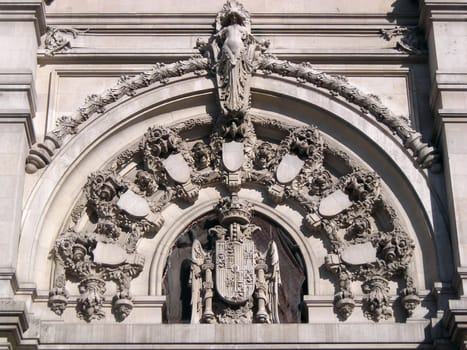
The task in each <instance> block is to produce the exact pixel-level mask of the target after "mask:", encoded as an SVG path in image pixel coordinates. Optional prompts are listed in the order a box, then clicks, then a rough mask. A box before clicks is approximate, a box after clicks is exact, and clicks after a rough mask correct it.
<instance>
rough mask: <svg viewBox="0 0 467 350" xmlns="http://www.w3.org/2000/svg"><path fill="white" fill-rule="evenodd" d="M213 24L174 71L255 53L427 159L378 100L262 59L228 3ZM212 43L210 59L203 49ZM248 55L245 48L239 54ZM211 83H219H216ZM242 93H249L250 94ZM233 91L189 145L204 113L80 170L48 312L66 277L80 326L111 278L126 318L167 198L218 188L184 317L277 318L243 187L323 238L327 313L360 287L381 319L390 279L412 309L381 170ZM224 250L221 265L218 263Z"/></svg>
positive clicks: (270, 257)
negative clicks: (259, 110) (143, 252)
mask: <svg viewBox="0 0 467 350" xmlns="http://www.w3.org/2000/svg"><path fill="white" fill-rule="evenodd" d="M231 26H233V27H232V28H229V27H231ZM224 30H225V31H224ZM218 31H224V32H223V33H224V34H222V35H219V36H218V37H216V38H215V39H213V40H212V41H211V42H210V43H208V44H206V46H204V48H205V49H206V50H208V49H209V50H211V51H209V50H208V51H206V54H207V55H208V58H203V59H201V58H200V59H195V60H193V61H191V64H190V65H188V63H186V62H185V63H186V64H187V65H188V67H187V66H185V63H177V64H175V66H177V65H178V67H179V68H180V69H181V70H182V71H185V69H186V70H190V69H194V68H195V67H208V66H210V65H211V64H214V63H215V62H217V63H218V64H217V63H216V65H215V67H217V68H216V69H218V68H219V67H221V66H222V65H225V67H226V68H225V69H224V70H222V71H217V70H216V71H215V74H216V76H222V74H224V72H225V71H226V70H227V71H229V70H232V71H230V72H229V76H230V75H231V74H234V75H236V74H237V75H238V74H240V73H239V72H236V73H235V72H233V70H234V69H236V68H235V67H236V66H237V65H241V64H244V63H245V64H246V63H248V64H250V63H251V61H248V60H249V59H253V58H252V57H259V58H255V60H257V61H254V62H259V63H258V64H259V66H258V67H261V69H263V70H266V69H267V70H270V71H271V72H276V73H280V74H282V75H286V76H295V77H297V78H300V79H304V80H306V81H308V82H312V83H314V84H322V85H323V86H325V87H326V88H328V89H330V90H332V91H335V92H336V93H337V94H340V96H346V97H347V98H349V99H353V98H355V99H356V100H355V101H357V100H358V101H357V103H359V104H361V105H362V106H365V107H366V108H369V109H371V108H373V112H372V113H376V112H378V114H377V115H378V118H380V119H381V120H382V121H383V122H384V123H386V124H387V125H388V126H389V127H391V128H393V129H394V130H395V131H396V132H397V133H398V134H399V135H400V136H401V137H402V138H403V139H404V140H405V141H406V142H407V144H409V145H410V146H409V147H411V149H413V150H414V152H415V153H416V154H417V156H418V157H419V160H420V161H422V162H425V161H427V162H429V163H430V162H431V160H433V158H432V156H433V157H434V154H433V153H432V150H431V149H430V148H429V147H428V146H426V145H425V144H423V143H420V139H419V136H418V135H417V134H416V133H415V132H414V131H413V130H412V129H410V127H409V125H408V124H407V122H406V121H402V120H401V119H400V118H398V117H396V116H394V115H392V114H391V113H390V112H389V111H388V110H387V109H385V107H384V106H382V105H381V104H380V103H379V102H378V101H377V100H375V99H373V98H369V97H368V96H366V95H364V94H362V93H360V92H359V91H358V90H355V88H353V87H351V86H350V85H349V84H347V83H346V82H345V81H344V80H342V79H338V78H336V77H331V76H328V75H322V74H320V73H317V72H316V71H314V70H313V69H312V68H311V67H309V65H295V64H290V63H287V62H283V61H277V60H276V59H274V58H272V57H270V56H266V55H263V54H262V51H261V48H260V47H259V46H258V45H259V44H258V43H257V42H255V43H254V42H250V41H248V40H250V39H248V40H247V39H245V38H248V37H250V36H251V34H249V33H250V32H249V16H248V14H247V12H245V11H244V10H243V8H242V7H241V6H240V5H239V4H238V3H237V2H235V1H230V2H228V3H227V4H226V6H225V7H224V9H223V11H222V12H221V13H220V14H219V17H218ZM229 31H232V32H230V33H229ZM229 35H233V36H234V37H232V38H229ZM229 40H232V41H229ZM224 45H227V46H226V47H225V48H224ZM216 47H217V48H218V53H217V54H216V55H215V56H209V54H208V52H211V53H212V52H214V51H213V50H214V49H215V48H216ZM229 50H230V52H229ZM248 50H252V51H254V55H253V56H245V55H244V54H246V52H247V51H248ZM221 51H223V52H221ZM257 55H259V56H257ZM260 59H261V60H260ZM216 60H217V61H216ZM258 60H260V61H258ZM208 63H209V64H208ZM233 63H235V64H233ZM175 66H173V67H175ZM173 67H172V68H170V69H169V68H168V67H167V66H160V67H159V68H158V69H155V70H154V71H153V72H152V73H151V74H147V75H144V74H143V75H142V76H139V77H135V78H131V79H124V80H122V82H121V83H120V84H119V87H118V89H117V90H115V91H113V92H109V93H108V94H107V95H105V96H103V97H102V96H101V97H93V98H92V101H94V102H89V105H87V107H86V108H85V109H83V110H82V114H80V115H81V117H83V116H86V118H87V117H88V116H89V115H91V114H92V113H94V111H95V110H96V109H98V108H101V107H103V106H105V105H107V104H108V101H110V100H112V101H116V100H117V99H118V96H120V94H132V93H133V92H134V91H135V89H137V88H139V87H140V86H148V85H149V84H150V83H151V82H154V81H156V80H157V81H160V79H161V78H162V77H163V76H179V75H181V74H182V73H180V72H178V73H174V72H172V69H175V68H173ZM211 67H214V66H211ZM242 74H243V73H242ZM249 74H250V73H249ZM240 75H241V74H240ZM235 79H237V80H238V79H243V78H240V76H237V77H236V78H235ZM226 84H227V85H229V84H230V86H229V87H228V89H227V90H222V91H220V92H219V96H228V95H229V94H231V93H233V92H234V90H236V89H237V88H235V87H233V86H232V84H233V81H231V80H226ZM242 84H243V83H242ZM245 84H246V81H245ZM242 86H243V87H245V86H246V85H242ZM221 88H222V89H224V88H225V86H223V85H219V89H221ZM237 90H238V89H237ZM238 91H239V90H238ZM238 91H237V92H238ZM243 92H244V93H245V94H247V95H248V96H249V92H247V90H244V91H243ZM238 96H240V97H241V98H240V97H239V98H240V99H238V100H237V101H240V100H241V101H242V102H241V103H240V102H239V104H237V102H235V103H233V100H234V99H233V97H232V96H231V97H232V99H231V97H229V98H228V99H225V100H224V99H221V100H220V103H221V104H222V106H223V107H222V113H220V115H219V116H218V117H217V118H215V119H214V120H213V121H212V129H211V128H206V130H210V134H207V133H208V131H206V134H204V135H202V136H199V137H198V138H197V139H192V140H185V139H184V138H183V137H182V135H183V133H184V132H185V131H187V130H190V129H191V128H193V126H194V125H202V126H207V125H209V121H208V122H206V121H204V120H199V121H190V122H185V123H181V124H180V125H177V126H176V127H173V128H169V127H163V126H157V125H155V126H152V127H150V128H148V130H147V132H146V133H145V134H144V135H143V136H142V138H141V140H140V141H139V143H138V144H134V145H132V146H131V147H130V148H128V149H126V150H124V151H123V152H122V153H121V154H120V155H118V156H117V157H116V158H115V159H114V160H113V161H112V162H110V163H109V164H108V165H107V166H106V167H105V168H104V169H102V170H99V171H97V172H95V173H93V174H91V175H90V176H89V177H88V181H87V183H86V184H85V185H84V187H83V195H82V196H81V198H80V199H79V200H78V202H77V204H76V206H75V208H74V209H73V210H72V213H71V215H70V219H69V221H68V225H67V226H66V229H64V230H63V233H62V234H61V235H59V237H58V238H57V240H56V242H55V246H54V248H53V250H52V253H51V257H52V258H53V259H54V262H55V276H54V284H53V288H52V291H51V292H50V298H49V306H50V308H51V309H52V310H53V311H54V312H55V313H57V314H61V313H62V312H63V310H64V309H65V308H66V306H67V298H68V294H67V290H66V284H67V283H77V284H78V285H79V291H80V296H79V297H78V299H77V303H78V305H77V312H78V316H79V317H81V318H83V319H84V320H86V321H91V320H93V319H99V318H102V317H104V312H103V302H104V300H105V298H106V295H105V293H106V292H105V290H106V289H108V288H106V286H107V284H108V283H109V282H112V283H115V284H116V286H117V292H116V293H115V295H114V296H112V312H113V314H114V316H115V318H116V319H117V320H118V321H122V320H124V319H125V318H126V317H127V316H128V315H129V313H130V312H131V310H132V308H133V304H132V299H133V297H132V296H131V294H130V288H131V281H132V280H133V279H134V278H137V277H138V275H139V274H140V273H141V271H142V269H143V267H144V259H143V257H142V256H140V255H139V254H138V253H137V244H138V242H139V241H140V240H141V239H142V238H152V237H153V236H154V235H155V234H157V232H158V231H159V229H160V228H161V226H162V225H163V224H164V219H163V216H162V212H163V210H164V209H165V208H166V207H167V206H168V205H170V204H172V203H173V204H180V202H184V204H183V205H185V206H186V205H188V206H189V205H192V204H193V203H194V202H195V201H196V200H197V198H198V194H199V191H200V189H202V188H206V187H216V188H218V187H224V189H221V190H223V191H226V192H227V194H228V196H227V197H226V198H227V199H225V200H223V201H221V203H219V206H218V208H217V209H218V219H219V225H218V226H216V227H215V228H214V229H212V231H211V232H210V233H211V234H212V237H213V239H214V241H215V248H213V249H212V250H211V251H207V250H205V248H203V247H202V246H201V245H200V244H199V243H196V242H195V243H194V244H193V247H192V265H191V270H192V271H191V288H192V293H193V295H192V301H193V304H192V305H193V309H192V322H218V323H251V322H262V323H276V322H278V319H277V316H276V315H277V312H276V308H277V302H276V301H275V300H277V291H276V289H275V288H276V287H275V286H277V285H278V283H280V275H279V270H278V260H277V254H276V248H275V247H274V244H273V243H271V245H270V247H269V250H268V252H267V254H266V255H264V254H262V253H260V252H258V250H257V249H256V247H255V246H254V244H253V243H252V240H251V239H250V237H251V235H252V234H253V233H254V232H255V230H256V229H257V228H256V227H255V226H254V225H252V224H250V216H251V208H250V207H249V206H248V203H244V202H242V201H240V200H239V199H238V192H239V191H240V189H242V188H243V187H245V186H249V187H254V188H256V189H259V190H260V191H262V192H263V193H264V195H265V198H266V199H265V201H267V202H268V204H271V202H272V203H285V204H292V205H293V206H295V207H296V208H298V209H297V210H299V211H300V212H301V214H302V215H303V224H304V225H303V226H304V227H305V228H304V229H303V231H304V234H307V235H319V236H321V237H323V238H324V239H325V240H327V241H328V242H329V244H328V245H327V247H328V256H327V258H326V261H325V262H323V263H324V264H325V265H326V267H327V268H328V270H329V271H331V272H332V273H333V274H334V275H335V283H336V293H335V298H334V307H335V311H336V313H337V315H338V317H339V318H341V319H342V320H345V319H347V318H348V317H350V315H351V314H352V311H353V309H354V307H355V305H356V303H355V301H354V295H353V293H354V291H355V290H356V288H355V287H356V286H360V287H361V291H362V294H363V308H364V313H365V315H366V316H367V317H368V318H370V319H372V320H375V321H379V320H382V319H385V318H388V317H390V315H391V309H390V308H391V305H390V295H389V294H390V292H391V289H390V287H391V283H392V284H394V283H397V284H398V285H399V287H400V288H399V289H400V290H401V292H400V297H401V305H402V306H403V307H404V308H405V309H406V311H407V313H408V315H410V314H411V313H412V311H413V310H414V308H416V306H417V305H418V303H419V299H418V296H417V292H416V287H415V283H414V281H413V277H412V276H411V275H410V273H409V265H410V264H411V260H412V256H413V251H414V242H413V241H412V239H411V238H410V237H409V236H408V234H407V233H406V232H405V231H404V230H403V228H402V227H401V225H400V223H399V221H398V219H397V215H396V213H395V212H394V210H393V209H392V208H391V206H390V205H389V204H388V203H387V202H386V201H385V199H384V195H383V193H382V189H381V185H380V178H379V177H378V175H377V174H375V173H374V172H371V171H369V170H366V169H364V168H362V167H359V166H358V164H357V161H355V160H352V159H351V157H349V156H348V155H347V154H346V153H345V152H343V151H340V150H337V149H334V148H333V147H331V146H330V145H329V144H327V142H326V140H325V139H324V138H323V136H322V135H321V133H320V131H319V130H318V128H316V127H315V126H313V125H308V126H303V127H296V126H291V125H285V124H284V123H279V122H277V121H274V120H272V119H268V118H264V117H261V116H253V115H252V114H251V113H250V111H249V103H247V100H246V99H244V97H245V96H246V95H242V94H239V95H238ZM245 98H246V97H245ZM235 99H236V98H235ZM79 124H80V123H75V124H74V119H73V120H71V119H67V120H66V121H65V120H64V124H63V125H68V126H67V128H68V129H67V130H68V131H67V132H65V133H64V134H62V135H61V136H60V137H59V136H57V135H58V134H57V135H55V134H54V135H55V136H54V137H48V138H47V140H48V141H47V142H49V143H50V147H52V145H53V147H58V145H59V143H60V140H62V136H63V135H65V134H67V133H68V132H72V130H75V128H76V127H78V126H79ZM256 125H262V126H263V127H264V125H266V126H267V127H268V128H270V129H271V130H272V129H274V131H275V132H276V134H279V135H282V136H281V137H276V138H274V137H271V136H270V135H261V134H257V130H256ZM61 130H62V131H63V130H64V129H61ZM60 132H61V131H60ZM272 134H274V133H272ZM41 147H42V146H41ZM47 147H48V146H47ZM47 147H45V146H44V147H43V148H42V150H41V152H43V154H47V156H48V157H49V158H48V159H50V157H51V156H52V155H53V152H49V151H50V150H49V151H48V150H47V149H48V148H47ZM41 154H42V153H41ZM429 158H430V159H431V160H429ZM330 159H333V162H334V163H340V168H339V170H338V171H337V170H336V169H335V168H333V166H331V165H330ZM424 164H425V163H424ZM426 164H428V163H426ZM267 197H268V198H267ZM226 256H229V257H230V258H231V260H229V261H228V262H227V261H225V262H223V259H225V257H226ZM230 258H229V259H230ZM232 261H233V262H232ZM240 280H241V281H242V283H240V282H239V281H240Z"/></svg>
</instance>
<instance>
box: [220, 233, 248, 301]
mask: <svg viewBox="0 0 467 350" xmlns="http://www.w3.org/2000/svg"><path fill="white" fill-rule="evenodd" d="M215 254H216V290H217V293H219V296H220V297H221V298H222V299H223V300H224V301H226V302H228V303H231V304H241V303H244V302H245V301H247V300H248V299H249V298H250V297H251V296H252V295H253V292H254V290H255V282H256V277H255V244H254V242H253V241H252V240H244V241H243V242H238V241H237V242H236V241H226V240H219V241H217V242H216V253H215Z"/></svg>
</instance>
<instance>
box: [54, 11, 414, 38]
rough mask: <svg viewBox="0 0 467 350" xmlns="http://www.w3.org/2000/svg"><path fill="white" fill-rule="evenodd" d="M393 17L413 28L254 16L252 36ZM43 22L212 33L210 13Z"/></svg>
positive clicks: (85, 16) (342, 18)
mask: <svg viewBox="0 0 467 350" xmlns="http://www.w3.org/2000/svg"><path fill="white" fill-rule="evenodd" d="M393 17H397V20H398V23H397V24H398V25H416V24H417V20H418V17H417V15H416V14H400V15H398V14H394V15H387V14H365V15H363V14H316V13H303V14H288V15H287V19H286V20H284V16H283V14H273V13H272V14H255V15H254V18H255V20H254V23H253V26H252V33H253V34H263V33H264V32H268V33H296V32H302V31H304V32H315V31H317V32H320V31H321V32H322V31H327V30H329V31H339V30H349V29H352V30H354V31H355V32H358V33H360V32H362V31H367V30H375V29H379V28H381V27H382V26H393V25H394V22H393ZM47 22H48V24H50V25H54V26H78V27H83V28H91V29H94V30H96V31H99V32H116V31H125V30H126V31H131V32H135V31H136V32H138V31H144V32H147V31H152V32H170V33H174V32H176V33H185V32H186V33H189V34H193V32H196V31H198V30H199V31H202V32H205V33H206V34H211V33H212V29H213V27H212V25H213V22H212V15H211V14H199V13H197V14H190V13H187V14H178V13H177V14H175V13H128V14H114V13H49V14H47Z"/></svg>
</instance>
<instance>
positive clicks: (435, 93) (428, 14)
mask: <svg viewBox="0 0 467 350" xmlns="http://www.w3.org/2000/svg"><path fill="white" fill-rule="evenodd" d="M421 3H422V4H421V21H422V23H423V25H424V28H425V31H426V37H427V40H428V47H429V58H430V71H431V84H432V93H431V108H432V110H433V113H434V115H435V118H436V124H437V125H438V130H437V141H438V144H439V148H440V149H441V150H442V156H443V162H444V171H445V181H446V190H447V191H446V192H447V194H448V211H449V219H450V226H451V242H452V251H453V259H454V264H455V266H456V268H457V270H456V276H453V285H454V287H456V289H457V292H458V294H459V296H460V299H459V300H450V301H449V305H448V307H447V311H446V314H445V317H444V321H445V325H446V327H447V330H448V333H449V337H450V338H451V341H453V342H454V343H455V344H456V345H457V346H458V347H459V348H460V349H465V348H466V344H467V332H466V323H467V322H466V321H467V316H466V315H467V309H466V306H467V302H466V301H467V273H466V272H467V190H466V186H467V170H466V169H467V168H466V163H467V138H466V135H467V102H466V101H467V59H466V57H467V20H466V19H467V1H466V0H457V1H440V0H424V1H421Z"/></svg>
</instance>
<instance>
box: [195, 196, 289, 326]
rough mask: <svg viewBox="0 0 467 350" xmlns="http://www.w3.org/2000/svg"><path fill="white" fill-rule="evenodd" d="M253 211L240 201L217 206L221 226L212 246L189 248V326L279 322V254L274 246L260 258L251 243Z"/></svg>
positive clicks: (213, 233)
mask: <svg viewBox="0 0 467 350" xmlns="http://www.w3.org/2000/svg"><path fill="white" fill-rule="evenodd" d="M251 215H252V214H251V207H250V206H249V204H248V203H246V202H242V201H240V200H239V199H238V197H236V196H233V197H232V198H225V199H223V200H221V202H220V203H219V205H218V218H219V223H220V225H217V226H215V227H213V228H211V229H210V230H209V233H210V235H211V236H212V237H213V240H214V242H215V247H214V249H213V250H212V251H205V250H204V249H203V248H202V246H201V243H200V242H199V241H198V240H194V242H193V246H192V258H191V273H190V282H189V283H190V285H191V290H192V294H191V295H192V296H191V302H192V312H191V322H192V323H199V322H203V323H253V322H256V323H279V311H278V287H279V284H280V283H281V279H280V270H279V255H278V250H277V246H276V244H275V243H274V241H270V242H269V246H268V249H267V252H266V253H261V252H260V251H259V250H258V249H257V248H256V246H255V243H254V242H253V240H252V234H253V233H254V232H255V231H257V230H259V229H260V228H259V227H258V226H256V225H253V224H251V223H250V220H251Z"/></svg>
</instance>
